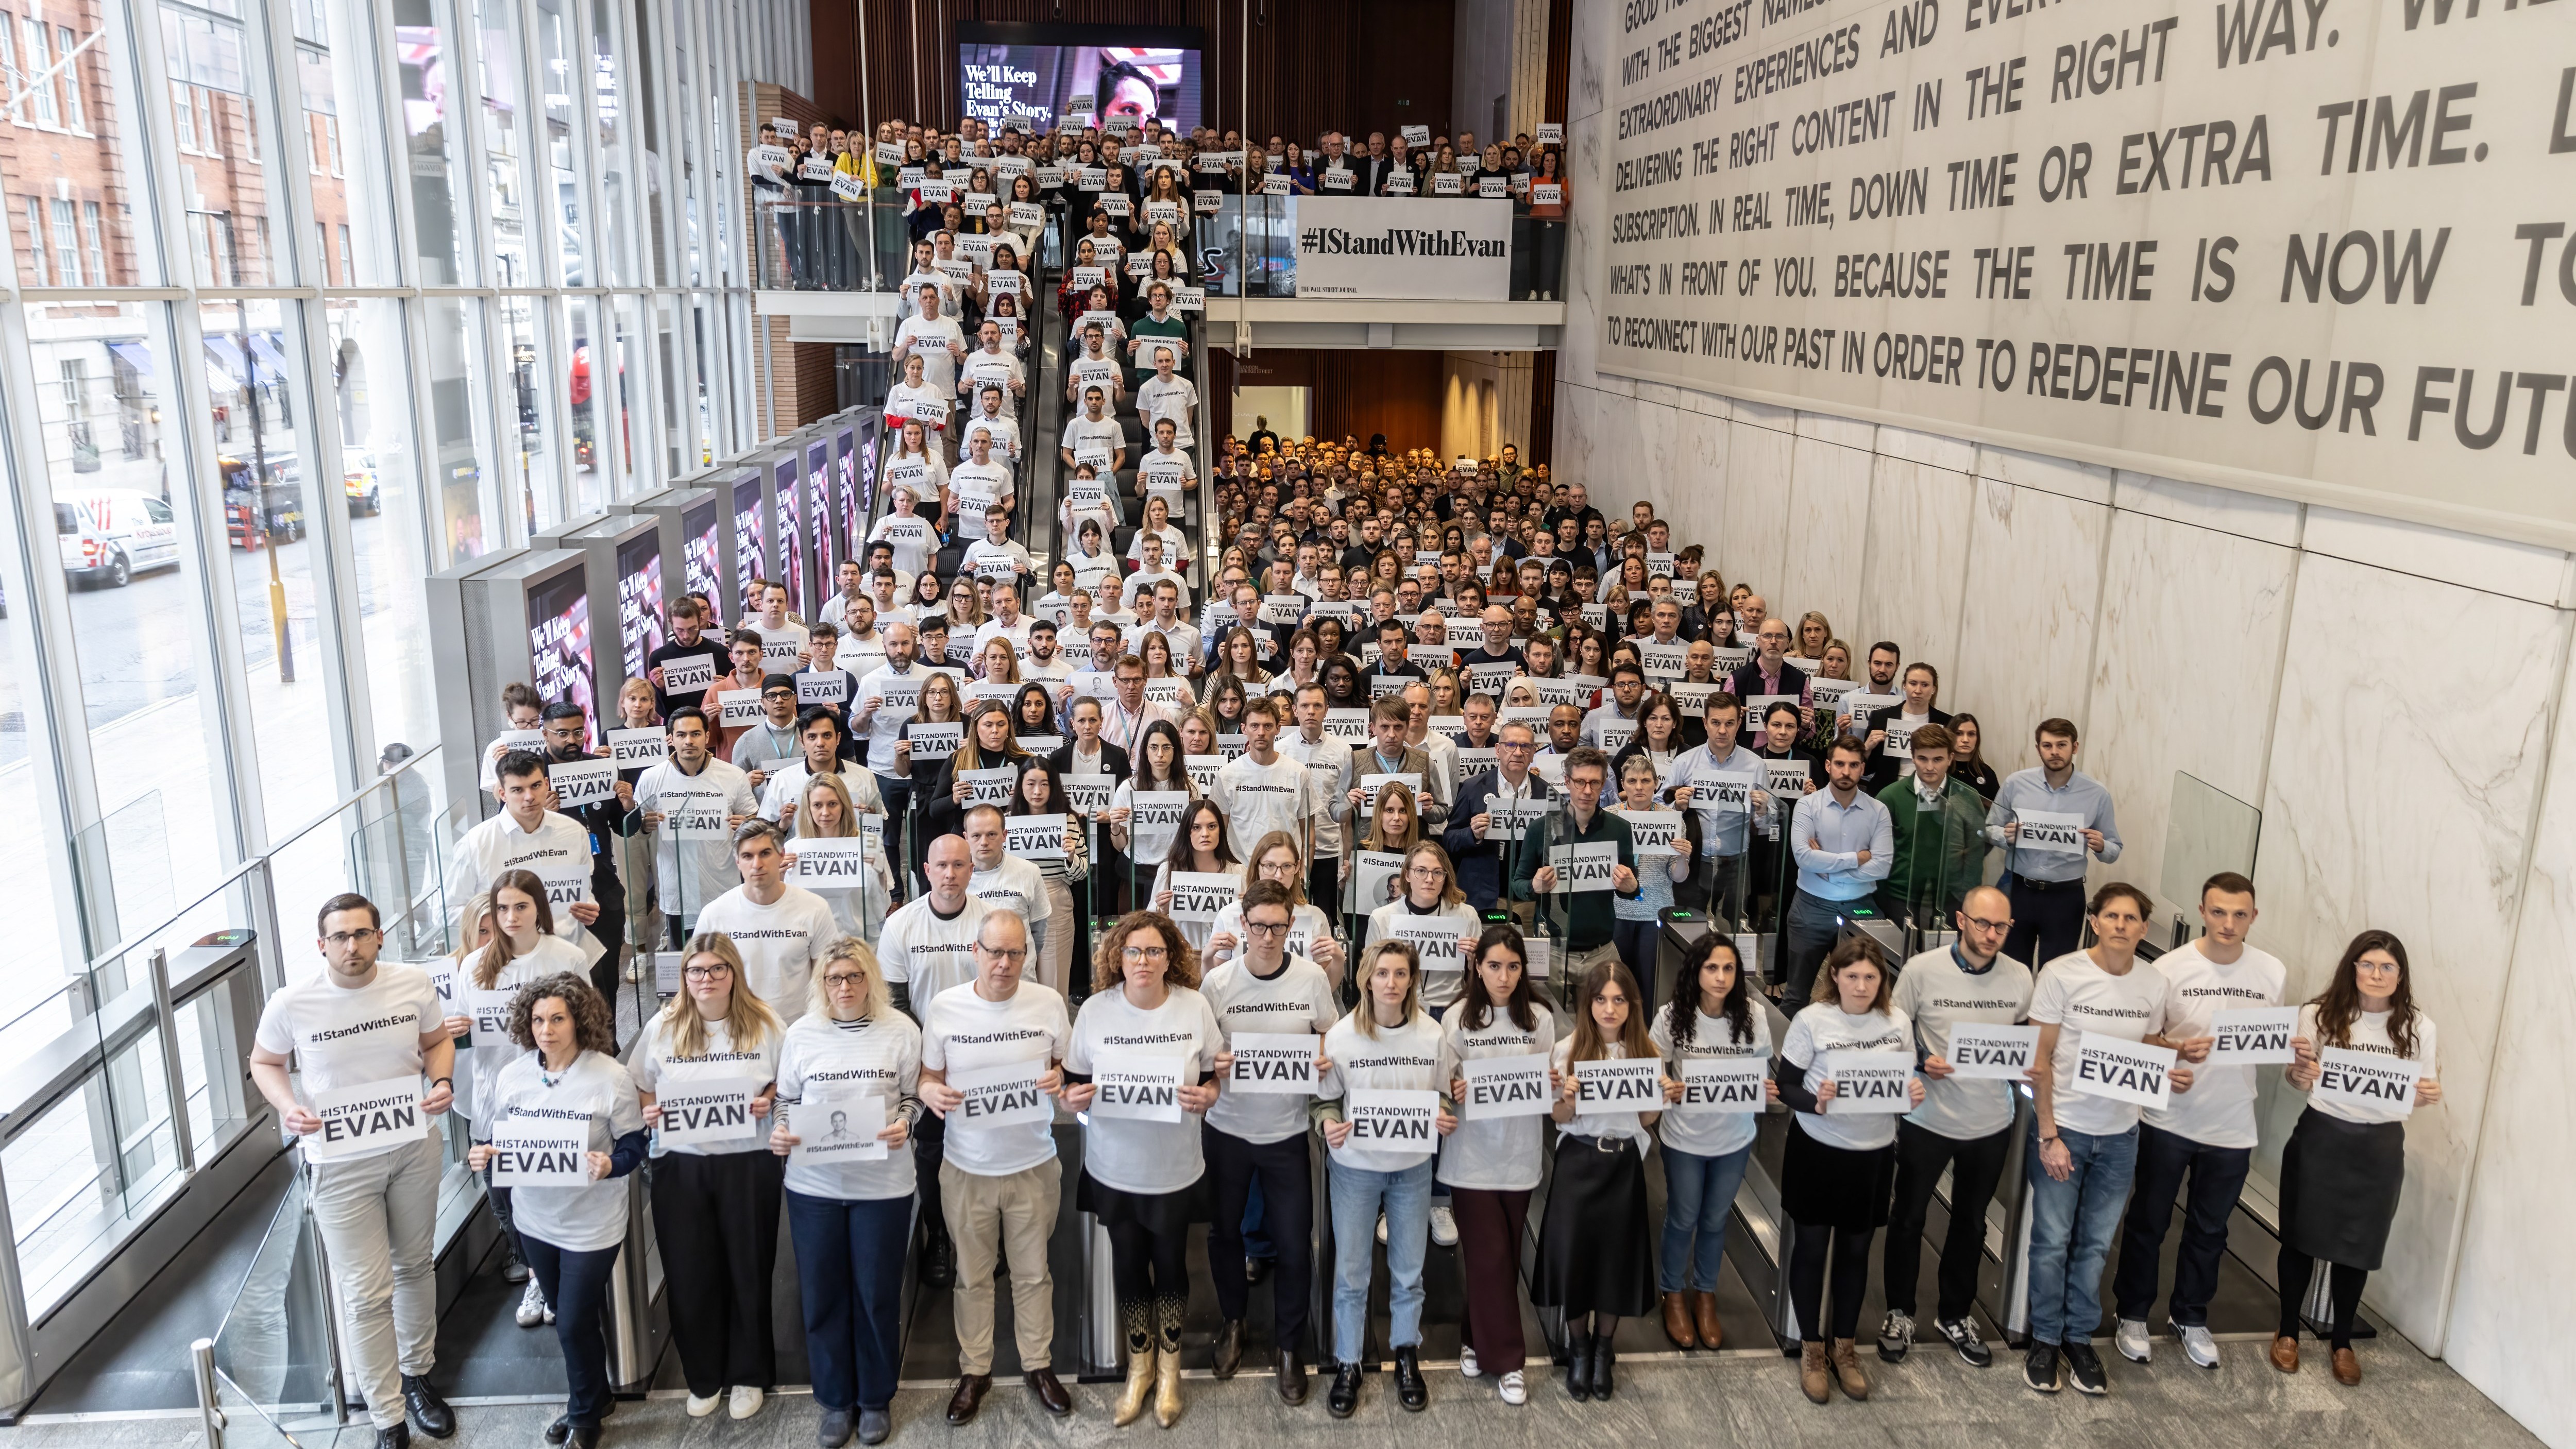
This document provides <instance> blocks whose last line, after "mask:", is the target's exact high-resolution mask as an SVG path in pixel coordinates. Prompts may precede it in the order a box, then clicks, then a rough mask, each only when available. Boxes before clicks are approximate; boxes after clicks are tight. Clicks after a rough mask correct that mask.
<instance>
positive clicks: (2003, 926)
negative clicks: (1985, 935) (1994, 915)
mask: <svg viewBox="0 0 2576 1449" xmlns="http://www.w3.org/2000/svg"><path fill="white" fill-rule="evenodd" d="M1959 919H1961V920H1963V921H1965V922H1967V923H1968V924H1969V925H1971V926H1974V927H1976V928H1977V929H1978V930H1980V931H2009V930H2011V929H2012V922H2010V921H1989V920H1986V919H1985V918H1983V917H1981V916H1961V917H1960V918H1959Z"/></svg>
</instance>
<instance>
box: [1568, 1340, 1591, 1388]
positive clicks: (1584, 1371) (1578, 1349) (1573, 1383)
mask: <svg viewBox="0 0 2576 1449" xmlns="http://www.w3.org/2000/svg"><path fill="white" fill-rule="evenodd" d="M1565 1391H1566V1392H1567V1393H1569V1394H1572V1395H1573V1396H1574V1397H1575V1401H1576V1402H1578V1403H1580V1402H1581V1401H1583V1400H1585V1399H1588V1398H1591V1397H1592V1335H1590V1334H1588V1333H1577V1332H1572V1331H1569V1332H1567V1334H1566V1335H1565Z"/></svg>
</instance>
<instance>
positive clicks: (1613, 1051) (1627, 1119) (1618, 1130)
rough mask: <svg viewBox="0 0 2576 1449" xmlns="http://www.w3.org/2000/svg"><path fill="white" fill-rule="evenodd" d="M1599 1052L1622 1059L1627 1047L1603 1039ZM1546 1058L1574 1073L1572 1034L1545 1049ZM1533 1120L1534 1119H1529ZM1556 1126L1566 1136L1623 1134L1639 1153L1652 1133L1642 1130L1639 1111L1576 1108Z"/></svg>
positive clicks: (1611, 1057) (1642, 1150) (1621, 1135)
mask: <svg viewBox="0 0 2576 1449" xmlns="http://www.w3.org/2000/svg"><path fill="white" fill-rule="evenodd" d="M1601 1051H1602V1055H1603V1056H1604V1057H1606V1058H1607V1059H1609V1060H1611V1061H1625V1060H1627V1057H1628V1049H1627V1048H1626V1047H1624V1046H1621V1045H1620V1044H1619V1043H1617V1042H1615V1041H1614V1042H1604V1043H1602V1047H1601ZM1548 1061H1549V1063H1550V1064H1551V1065H1553V1066H1554V1067H1555V1068H1556V1069H1557V1070H1558V1071H1559V1072H1562V1073H1564V1074H1565V1075H1566V1076H1569V1077H1571V1076H1573V1075H1574V1038H1573V1037H1570V1036H1569V1037H1567V1038H1566V1039H1565V1040H1563V1041H1561V1042H1558V1043H1557V1044H1556V1046H1555V1048H1554V1049H1553V1050H1551V1051H1550V1052H1549V1053H1548ZM1533 1120H1535V1119H1533ZM1556 1130H1557V1131H1559V1132H1561V1133H1563V1134H1564V1135H1566V1136H1568V1137H1625V1138H1627V1139H1629V1140H1630V1141H1632V1142H1634V1143H1636V1144H1637V1151H1638V1152H1640V1153H1643V1152H1644V1151H1645V1150H1646V1148H1647V1147H1648V1146H1649V1145H1650V1144H1651V1143H1653V1141H1654V1140H1655V1139H1654V1137H1653V1136H1652V1135H1651V1134H1649V1133H1648V1132H1647V1131H1646V1118H1645V1114H1644V1113H1642V1112H1579V1113H1577V1114H1575V1116H1574V1119H1573V1120H1572V1121H1570V1122H1559V1123H1557V1124H1556Z"/></svg>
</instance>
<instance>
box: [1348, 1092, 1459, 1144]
mask: <svg viewBox="0 0 2576 1449" xmlns="http://www.w3.org/2000/svg"><path fill="white" fill-rule="evenodd" d="M1439 1118H1440V1094H1439V1093H1437V1092H1408V1091H1389V1090H1384V1089H1380V1088H1374V1087H1353V1088H1352V1089H1351V1091H1350V1096H1349V1097H1348V1099H1347V1100H1345V1101H1344V1102H1343V1104H1342V1119H1343V1120H1344V1121H1346V1122H1348V1123H1350V1124H1351V1135H1350V1136H1349V1137H1347V1138H1345V1139H1344V1140H1343V1144H1342V1145H1343V1146H1345V1147H1347V1148H1350V1149H1352V1150H1354V1151H1360V1150H1374V1151H1380V1152H1433V1151H1437V1150H1438V1149H1439V1146H1440V1123H1439Z"/></svg>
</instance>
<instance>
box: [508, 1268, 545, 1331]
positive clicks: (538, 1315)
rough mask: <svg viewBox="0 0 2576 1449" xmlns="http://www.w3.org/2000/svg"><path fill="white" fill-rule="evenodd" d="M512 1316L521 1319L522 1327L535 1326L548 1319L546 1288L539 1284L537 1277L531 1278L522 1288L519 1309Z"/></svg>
mask: <svg viewBox="0 0 2576 1449" xmlns="http://www.w3.org/2000/svg"><path fill="white" fill-rule="evenodd" d="M510 1316H511V1317H513V1318H515V1319H517V1320H518V1321H519V1326H520V1327H521V1328H534V1327H536V1326H537V1325H538V1324H540V1323H543V1322H545V1321H546V1317H547V1315H546V1290H544V1289H542V1288H540V1287H538V1286H537V1280H536V1279H534V1278H530V1279H529V1280H528V1286H527V1287H526V1288H524V1289H522V1290H520V1292H519V1311H518V1312H516V1313H514V1314H512V1315H510Z"/></svg>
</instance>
